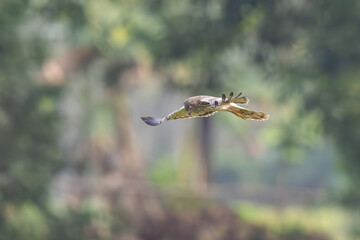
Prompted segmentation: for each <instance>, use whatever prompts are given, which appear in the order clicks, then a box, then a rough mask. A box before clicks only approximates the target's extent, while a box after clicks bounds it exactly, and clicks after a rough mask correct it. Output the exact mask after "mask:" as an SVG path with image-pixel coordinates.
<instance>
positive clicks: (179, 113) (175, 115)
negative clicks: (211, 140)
mask: <svg viewBox="0 0 360 240" xmlns="http://www.w3.org/2000/svg"><path fill="white" fill-rule="evenodd" d="M216 112H217V111H215V109H213V108H203V109H199V110H197V111H192V112H191V114H189V113H188V112H187V111H186V110H185V107H181V108H180V109H178V110H176V111H174V112H172V113H170V114H169V115H167V116H166V117H164V118H153V117H141V119H142V120H143V121H144V122H145V123H146V124H148V125H150V126H157V125H159V124H161V123H162V122H164V121H167V120H175V119H187V118H196V117H209V116H211V115H213V114H214V113H216Z"/></svg>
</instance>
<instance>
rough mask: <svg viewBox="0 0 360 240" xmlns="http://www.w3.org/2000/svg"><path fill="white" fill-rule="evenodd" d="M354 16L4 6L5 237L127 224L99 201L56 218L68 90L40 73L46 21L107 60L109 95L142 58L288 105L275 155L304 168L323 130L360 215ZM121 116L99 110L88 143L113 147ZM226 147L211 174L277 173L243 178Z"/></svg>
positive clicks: (144, 6) (204, 1)
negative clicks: (54, 195) (53, 202)
mask: <svg viewBox="0 0 360 240" xmlns="http://www.w3.org/2000/svg"><path fill="white" fill-rule="evenodd" d="M359 13H360V2H358V1H351V0H345V1H336V0H330V1H329V0H319V1H305V0H299V1H287V0H280V1H275V0H271V1H262V0H243V1H237V0H226V1H217V0H210V1H209V0H200V1H190V0H183V1H168V0H150V1H149V0H147V1H141V0H136V1H125V0H121V1H113V0H103V1H96V0H88V1H76V0H52V1H50V0H33V1H31V0H16V1H14V0H13V1H11V0H3V1H1V2H0V32H1V34H0V155H1V161H0V239H28V238H31V239H48V237H49V236H55V235H56V236H58V237H57V238H59V239H64V238H66V239H79V238H83V239H86V238H87V237H89V236H91V237H93V239H111V233H113V232H116V233H118V232H117V231H121V230H114V229H116V225H121V224H123V225H124V226H126V227H124V229H125V228H129V226H128V225H127V223H123V222H122V221H123V219H122V214H121V213H116V214H115V216H113V215H111V213H110V212H111V211H110V210H108V209H104V208H101V207H100V208H96V207H95V210H89V209H87V208H86V207H85V209H80V210H79V209H78V210H74V211H73V212H70V213H69V214H65V215H63V216H57V215H56V213H55V211H53V210H52V209H51V208H49V207H48V205H47V201H48V187H49V183H50V182H51V180H52V178H53V176H54V173H55V172H56V170H58V169H59V167H60V165H61V164H60V159H61V158H62V156H61V149H60V147H59V136H60V135H59V127H60V125H61V119H60V118H59V109H58V108H59V98H60V96H61V94H62V88H61V87H49V86H45V85H43V84H41V83H40V80H39V78H40V77H39V76H38V72H39V69H40V67H41V64H42V63H43V62H44V61H45V60H46V59H48V57H49V56H50V55H51V54H50V53H49V52H50V51H54V52H55V51H56V50H57V47H58V46H57V43H56V42H55V43H54V42H53V40H52V37H53V36H52V35H51V33H47V32H46V31H45V30H44V29H46V28H48V29H52V30H54V29H55V35H56V34H58V35H61V36H62V39H63V42H64V43H63V44H64V45H66V47H68V48H76V47H83V46H86V47H90V48H92V49H95V51H96V52H98V53H99V55H100V56H101V57H102V58H103V59H105V61H106V64H104V66H105V67H104V69H103V70H104V72H105V74H104V75H105V76H108V77H109V78H110V80H109V79H107V80H109V81H108V82H107V84H108V85H107V87H108V89H107V90H109V89H111V88H112V87H114V86H115V85H116V83H117V81H118V79H119V78H118V77H119V76H118V75H117V74H116V71H115V70H114V69H117V67H118V66H119V62H120V63H121V64H123V63H135V64H138V65H141V66H147V67H148V68H150V69H152V70H153V71H155V72H158V73H160V74H159V76H161V77H159V78H160V79H161V80H160V81H162V84H164V85H167V86H169V87H176V88H177V89H183V90H185V91H188V92H189V94H195V93H198V92H200V91H202V92H207V93H209V94H211V93H216V94H219V91H225V90H230V89H231V90H233V89H236V90H237V89H238V88H242V89H243V88H245V89H247V90H248V91H249V92H251V93H254V96H256V98H257V99H259V100H261V101H263V102H265V103H266V102H267V104H268V105H266V106H269V108H271V106H276V108H278V109H280V110H279V111H278V113H279V115H278V116H273V115H272V116H271V119H272V120H271V121H273V122H274V125H273V126H271V127H269V128H267V129H265V130H264V132H262V133H261V134H262V136H263V138H262V140H261V141H264V143H265V144H267V145H269V146H270V147H273V148H275V149H278V150H279V152H281V159H282V160H284V161H291V162H292V164H297V161H298V159H306V158H309V156H307V155H306V153H304V149H311V147H314V146H315V145H317V144H319V145H320V146H322V144H327V142H326V141H324V142H325V143H324V142H323V141H322V140H321V139H322V138H324V137H330V139H332V140H333V141H334V142H335V143H334V145H335V146H338V147H339V149H340V152H341V164H342V165H343V171H344V172H345V174H346V176H348V182H347V188H346V189H345V190H344V192H343V193H342V194H343V196H345V197H343V199H344V200H345V203H346V204H347V205H348V206H351V207H354V208H357V209H359V208H360V188H359V182H360V162H359V161H358V159H359V156H360V148H359V147H357V145H358V143H359V142H360V128H359V126H358V119H359V118H360V95H359V92H360V81H359V78H360V71H359V69H360V66H359V65H360V45H359V44H358V41H359V37H360V30H359V26H360V14H359ZM59 26H60V27H59ZM59 29H60V30H59ZM56 31H59V32H56ZM46 34H48V35H46ZM52 48H53V49H55V50H53V49H52ZM49 50H50V51H49ZM121 64H120V65H121ZM123 65H126V64H123ZM123 65H121V66H123ZM130 65H131V64H130ZM114 66H116V67H114ZM126 66H127V65H126ZM250 69H251V70H250ZM246 70H248V71H246ZM119 71H120V70H119ZM114 72H115V74H113V73H114ZM249 72H250V73H254V75H255V76H253V75H251V74H250V75H249ZM119 75H120V74H119ZM259 79H260V80H259ZM275 98H276V99H277V102H275V101H274V99H275ZM112 110H113V109H111V108H110V107H109V108H107V107H103V106H99V107H98V108H94V109H92V111H93V112H91V113H90V114H89V120H88V121H89V122H88V125H87V126H89V129H88V131H89V136H90V137H89V138H90V139H91V138H95V137H94V136H96V137H98V136H100V138H101V139H98V138H97V141H105V142H106V144H108V142H109V141H110V140H109V139H111V138H114V135H113V132H112V130H113V129H114V128H116V122H115V120H114V116H113V114H112V112H111V111H112ZM221 120H224V121H223V122H225V123H226V124H224V125H227V126H228V127H225V128H228V129H230V130H229V131H231V132H232V134H237V135H240V134H247V133H249V132H250V130H248V126H249V125H246V124H243V126H238V125H237V122H235V120H233V119H227V120H225V119H221ZM232 129H233V130H232ZM252 130H253V129H252ZM247 131H249V132H247ZM102 134H103V135H102ZM332 140H330V141H329V142H331V141H332ZM185 149H186V148H185ZM323 149H324V151H328V150H327V148H326V147H324V148H323ZM254 152H257V149H255V150H254ZM225 153H229V151H224V152H219V155H220V156H221V158H222V160H224V162H221V163H219V162H215V166H217V169H218V170H217V171H215V175H216V174H217V176H223V177H220V178H221V179H222V180H225V181H233V180H239V179H241V178H247V179H251V178H254V181H256V180H258V179H260V178H265V179H266V180H269V179H270V182H271V181H275V180H274V179H272V180H271V177H269V176H267V175H266V172H267V171H266V169H265V170H262V171H263V172H260V173H259V175H260V174H262V175H261V176H255V175H250V174H249V172H250V171H249V169H247V170H246V171H248V172H246V171H245V170H243V172H241V169H242V165H241V164H242V162H241V161H239V162H238V163H234V162H235V160H232V159H231V155H230V154H228V155H226V154H225ZM216 154H218V153H216ZM235 154H238V155H240V154H241V153H237V152H236V153H235ZM249 154H251V153H249ZM269 158H270V157H269ZM184 159H185V160H184V161H182V160H181V162H180V164H179V166H180V170H179V171H178V172H176V170H175V168H174V167H173V166H172V165H171V163H166V161H167V160H168V159H166V158H165V159H164V162H159V163H158V165H157V166H156V165H155V166H154V168H153V169H152V171H150V178H151V179H152V180H154V181H155V182H158V183H163V182H165V183H171V182H172V181H178V182H186V181H188V178H189V176H187V172H188V169H189V168H190V167H189V166H192V165H191V164H190V163H189V162H186V159H188V158H186V157H184ZM237 160H238V159H237ZM319 161H321V159H320V160H319ZM235 164H238V166H236V167H235V168H234V165H235ZM304 164H306V163H304ZM254 165H256V164H254ZM249 166H250V165H247V167H249ZM269 166H273V167H274V165H271V164H269ZM295 166H296V168H297V167H298V168H297V169H299V168H301V166H302V165H301V164H299V165H295ZM250 167H251V166H250ZM182 169H185V170H182ZM239 172H240V173H241V175H240V174H238V173H239ZM290 172H291V171H290ZM308 174H309V176H314V175H316V173H311V172H310V173H308ZM293 175H294V176H295V178H296V171H294V172H293ZM224 176H225V177H224ZM226 178H227V179H226ZM299 178H300V177H299ZM90 205H91V206H93V205H92V204H90ZM95 205H96V204H95ZM84 206H86V204H84ZM89 208H91V207H89ZM88 210H89V211H88ZM100 213H104V215H101V214H100ZM99 214H100V215H99ZM110 215H111V216H110ZM306 218H307V217H306ZM114 219H115V220H114ZM274 221H276V222H277V221H279V219H276V220H274ZM354 224H355V225H356V224H357V226H355V228H356V227H358V226H359V225H358V224H359V223H358V222H354ZM89 225H91V227H90V228H89V227H88V226H89ZM94 229H96V230H94ZM92 231H95V232H96V233H97V234H93V233H92ZM290 232H291V231H290ZM98 233H103V234H98ZM87 234H89V235H87ZM280 234H281V233H280ZM284 234H285V235H286V234H288V232H287V233H284ZM80 236H82V237H80Z"/></svg>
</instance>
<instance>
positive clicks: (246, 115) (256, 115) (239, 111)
mask: <svg viewBox="0 0 360 240" xmlns="http://www.w3.org/2000/svg"><path fill="white" fill-rule="evenodd" d="M227 111H229V112H231V113H233V114H235V115H236V116H238V117H241V118H242V119H250V120H256V121H265V120H268V119H269V114H266V113H263V112H256V111H252V110H249V109H246V108H242V107H239V106H237V105H235V104H232V105H231V106H230V107H229V108H228V109H227Z"/></svg>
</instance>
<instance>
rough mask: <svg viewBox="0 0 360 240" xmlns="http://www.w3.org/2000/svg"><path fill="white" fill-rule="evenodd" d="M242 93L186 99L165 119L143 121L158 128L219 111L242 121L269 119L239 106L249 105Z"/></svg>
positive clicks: (146, 119)
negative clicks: (165, 122)
mask: <svg viewBox="0 0 360 240" xmlns="http://www.w3.org/2000/svg"><path fill="white" fill-rule="evenodd" d="M241 94H242V93H240V94H239V95H237V96H236V97H234V98H232V97H233V95H234V94H233V92H231V93H230V94H229V97H228V98H226V96H225V94H222V96H221V98H219V97H213V96H205V95H204V96H194V97H190V98H187V99H185V101H184V106H183V107H181V108H180V109H179V110H176V111H174V112H172V113H170V114H169V115H168V116H166V117H164V118H153V117H141V119H142V120H143V121H144V122H145V123H146V124H148V125H150V126H157V125H159V124H160V123H162V122H164V121H167V120H174V119H185V118H194V117H209V116H211V115H213V114H215V113H216V112H218V111H226V112H231V113H233V114H235V115H236V116H238V117H241V118H242V119H251V120H257V121H264V120H267V119H269V115H268V114H266V113H263V112H256V111H252V110H249V109H246V108H242V107H240V106H238V105H237V104H247V103H248V102H249V99H248V98H247V97H243V96H241Z"/></svg>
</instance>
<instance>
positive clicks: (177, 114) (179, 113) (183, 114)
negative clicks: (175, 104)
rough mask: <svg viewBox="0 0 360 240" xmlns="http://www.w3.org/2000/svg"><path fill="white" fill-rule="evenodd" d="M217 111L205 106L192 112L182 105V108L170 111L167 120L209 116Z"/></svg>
mask: <svg viewBox="0 0 360 240" xmlns="http://www.w3.org/2000/svg"><path fill="white" fill-rule="evenodd" d="M216 112H217V111H216V110H215V109H213V108H204V109H200V110H196V111H192V112H191V114H190V115H189V113H188V112H187V111H186V110H185V107H181V108H180V109H178V110H176V111H174V112H172V113H170V114H169V115H168V116H167V117H166V120H174V119H188V118H196V117H209V116H211V115H213V114H214V113H216Z"/></svg>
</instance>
